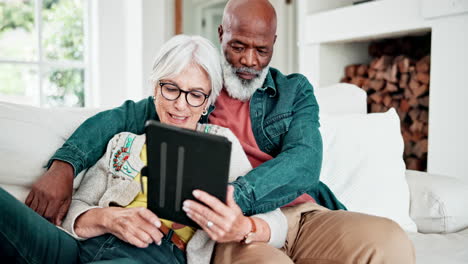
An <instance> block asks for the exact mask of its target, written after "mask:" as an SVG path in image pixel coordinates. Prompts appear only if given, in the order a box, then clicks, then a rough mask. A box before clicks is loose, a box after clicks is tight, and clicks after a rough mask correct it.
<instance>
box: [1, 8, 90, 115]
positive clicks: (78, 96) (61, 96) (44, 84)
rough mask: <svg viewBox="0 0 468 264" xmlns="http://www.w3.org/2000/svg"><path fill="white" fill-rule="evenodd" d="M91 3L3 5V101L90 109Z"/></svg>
mask: <svg viewBox="0 0 468 264" xmlns="http://www.w3.org/2000/svg"><path fill="white" fill-rule="evenodd" d="M86 10H87V0H0V101H7V102H13V103H21V104H31V105H37V106H47V107H51V106H84V105H85V91H86V89H85V87H86V84H87V79H88V78H87V76H88V70H87V67H86V61H87V59H86V45H85V44H86V33H87V32H86V30H85V29H86V27H85V25H86V22H87V21H86V18H87V13H88V12H86Z"/></svg>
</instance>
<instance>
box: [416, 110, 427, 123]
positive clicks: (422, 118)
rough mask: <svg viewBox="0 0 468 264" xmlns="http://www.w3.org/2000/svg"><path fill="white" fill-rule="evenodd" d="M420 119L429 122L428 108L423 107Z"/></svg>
mask: <svg viewBox="0 0 468 264" xmlns="http://www.w3.org/2000/svg"><path fill="white" fill-rule="evenodd" d="M418 120H419V121H422V122H424V123H426V124H427V123H428V121H429V112H428V111H427V110H426V109H421V113H420V114H419V117H418Z"/></svg>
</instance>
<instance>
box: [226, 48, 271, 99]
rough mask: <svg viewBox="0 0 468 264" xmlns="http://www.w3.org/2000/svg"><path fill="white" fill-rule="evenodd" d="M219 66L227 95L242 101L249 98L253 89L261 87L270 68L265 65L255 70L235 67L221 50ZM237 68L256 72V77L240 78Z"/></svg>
mask: <svg viewBox="0 0 468 264" xmlns="http://www.w3.org/2000/svg"><path fill="white" fill-rule="evenodd" d="M221 66H222V68H223V78H224V88H226V91H227V92H228V94H229V96H231V97H232V98H235V99H239V100H241V101H244V102H245V101H248V100H250V98H251V97H252V95H253V93H254V92H255V90H257V89H258V88H260V87H262V85H263V82H264V81H265V78H266V76H267V74H268V70H269V68H270V67H269V66H268V65H267V66H266V67H265V68H263V69H262V70H261V71H256V70H253V69H250V68H246V67H243V68H239V69H236V68H234V67H233V66H232V65H231V64H230V63H229V62H228V61H227V60H226V58H225V57H224V53H223V52H222V51H221ZM238 70H242V71H247V72H249V73H254V74H257V77H255V78H253V79H251V80H245V79H242V78H240V77H239V76H237V74H236V71H238Z"/></svg>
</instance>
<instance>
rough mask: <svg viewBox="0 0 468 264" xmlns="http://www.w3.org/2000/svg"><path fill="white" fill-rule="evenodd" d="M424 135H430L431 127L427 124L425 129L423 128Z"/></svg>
mask: <svg viewBox="0 0 468 264" xmlns="http://www.w3.org/2000/svg"><path fill="white" fill-rule="evenodd" d="M423 134H424V135H426V136H427V135H429V126H428V125H427V123H426V124H424V128H423Z"/></svg>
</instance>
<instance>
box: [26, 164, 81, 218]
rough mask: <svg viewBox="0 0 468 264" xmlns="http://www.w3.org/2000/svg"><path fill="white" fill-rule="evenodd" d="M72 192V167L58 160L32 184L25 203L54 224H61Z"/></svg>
mask: <svg viewBox="0 0 468 264" xmlns="http://www.w3.org/2000/svg"><path fill="white" fill-rule="evenodd" d="M72 192H73V167H72V166H71V165H70V164H69V163H67V162H63V161H60V160H55V161H54V162H53V163H52V166H51V167H50V168H49V170H47V171H46V172H45V173H44V175H42V176H41V177H40V178H39V180H38V181H37V182H35V183H34V184H33V186H32V189H31V192H30V193H29V195H28V197H26V201H25V203H26V205H27V206H29V207H30V208H31V209H33V210H34V211H36V212H37V213H38V214H39V215H41V216H43V217H44V218H45V219H47V220H48V221H49V222H51V223H53V224H55V225H61V224H62V219H63V217H64V216H65V214H66V213H67V211H68V208H69V207H70V203H71V196H72Z"/></svg>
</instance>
